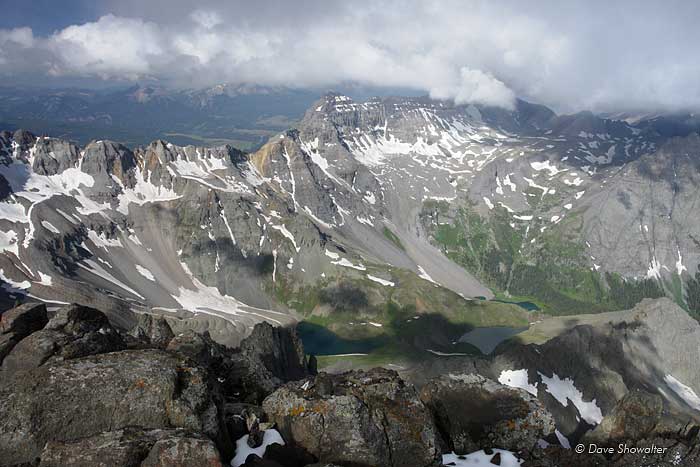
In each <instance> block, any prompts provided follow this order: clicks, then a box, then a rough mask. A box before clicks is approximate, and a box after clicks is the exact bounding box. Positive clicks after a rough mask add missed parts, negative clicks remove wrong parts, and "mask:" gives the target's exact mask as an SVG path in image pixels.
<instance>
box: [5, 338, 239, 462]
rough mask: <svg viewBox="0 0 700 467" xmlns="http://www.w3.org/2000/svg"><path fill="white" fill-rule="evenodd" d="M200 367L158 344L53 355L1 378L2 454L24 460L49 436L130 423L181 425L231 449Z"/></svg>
mask: <svg viewBox="0 0 700 467" xmlns="http://www.w3.org/2000/svg"><path fill="white" fill-rule="evenodd" d="M207 382H208V378H207V375H206V372H205V371H204V370H202V369H201V368H199V367H197V366H194V365H192V364H191V363H189V362H188V361H187V360H186V359H184V358H182V357H178V356H174V355H171V354H168V353H165V352H162V351H159V350H135V351H121V352H115V353H108V354H101V355H96V356H89V357H84V358H78V359H74V360H67V361H63V362H56V363H53V364H48V365H44V366H41V367H39V368H35V369H32V370H28V371H22V372H18V373H15V374H14V375H13V377H12V378H3V379H2V380H0V458H1V459H2V461H3V463H5V464H12V463H20V462H29V461H31V460H32V459H34V458H35V457H37V456H38V455H39V454H40V453H41V450H42V448H43V447H44V445H45V444H46V442H48V441H65V440H73V439H78V438H82V437H87V436H93V435H95V434H96V433H100V432H103V431H114V430H118V429H121V428H125V427H128V426H138V427H142V428H148V429H155V428H171V427H182V428H187V429H190V430H193V431H198V432H201V433H204V434H206V435H208V436H209V437H211V438H212V439H214V440H216V441H217V443H219V445H220V446H224V448H226V447H227V446H228V450H229V451H230V450H231V445H230V440H228V437H227V435H226V434H225V426H223V424H222V423H220V419H219V413H218V410H217V407H216V405H215V404H214V402H213V401H212V398H211V391H210V388H209V387H208V385H207Z"/></svg>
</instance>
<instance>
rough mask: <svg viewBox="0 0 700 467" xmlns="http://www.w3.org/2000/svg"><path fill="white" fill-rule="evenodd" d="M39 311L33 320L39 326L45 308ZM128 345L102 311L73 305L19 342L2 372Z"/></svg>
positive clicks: (108, 350)
mask: <svg viewBox="0 0 700 467" xmlns="http://www.w3.org/2000/svg"><path fill="white" fill-rule="evenodd" d="M41 306H43V305H41ZM44 312H45V311H44ZM36 313H37V314H38V315H39V316H37V319H36V320H34V321H33V322H34V323H36V325H37V326H39V324H40V323H41V322H43V320H42V316H41V311H38V312H36ZM124 348H125V344H124V340H123V339H122V337H121V336H120V335H119V333H118V332H117V331H116V330H115V329H114V328H113V327H112V325H111V324H110V322H109V320H108V319H107V317H106V316H105V315H104V314H103V313H102V312H100V311H98V310H96V309H94V308H90V307H84V306H81V305H69V306H66V307H63V308H61V309H60V310H59V311H58V312H56V314H55V315H54V317H53V318H51V320H49V322H48V323H46V326H44V327H43V329H40V330H39V331H37V332H34V333H32V334H30V335H28V336H27V337H25V338H24V339H22V340H21V341H20V342H19V343H17V345H15V346H14V348H13V349H12V350H11V351H10V352H9V354H8V355H7V356H6V357H5V359H4V360H3V362H2V367H1V368H0V373H2V374H4V375H7V374H9V373H13V372H16V371H19V370H30V369H32V368H37V367H39V366H41V365H43V364H45V363H46V362H47V361H49V360H52V361H61V360H69V359H73V358H78V357H83V356H86V355H95V354H99V353H105V352H112V351H117V350H122V349H124Z"/></svg>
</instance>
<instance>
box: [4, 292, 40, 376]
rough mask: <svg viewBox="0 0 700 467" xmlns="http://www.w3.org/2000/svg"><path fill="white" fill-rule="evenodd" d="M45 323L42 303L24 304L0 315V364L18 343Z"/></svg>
mask: <svg viewBox="0 0 700 467" xmlns="http://www.w3.org/2000/svg"><path fill="white" fill-rule="evenodd" d="M47 322H48V318H47V315H46V305H44V304H43V303H26V304H24V305H20V306H18V307H15V308H13V309H11V310H8V311H6V312H5V313H3V314H2V315H0V364H1V363H2V362H3V360H4V359H5V357H6V356H7V354H9V353H10V351H11V350H12V349H13V348H14V347H15V346H16V345H17V343H18V342H19V341H21V340H22V339H23V338H25V337H27V336H28V335H29V334H31V333H32V332H34V331H38V330H39V329H41V328H43V327H44V326H45V325H46V323H47Z"/></svg>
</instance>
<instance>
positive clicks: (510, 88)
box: [0, 0, 700, 111]
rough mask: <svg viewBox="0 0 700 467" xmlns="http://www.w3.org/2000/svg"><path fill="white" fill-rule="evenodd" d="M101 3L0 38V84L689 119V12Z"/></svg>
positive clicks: (692, 94) (692, 98) (622, 6)
mask: <svg viewBox="0 0 700 467" xmlns="http://www.w3.org/2000/svg"><path fill="white" fill-rule="evenodd" d="M106 1H107V2H108V3H107V6H108V7H109V10H108V11H111V12H113V13H114V14H108V15H105V16H102V17H100V18H99V19H97V20H96V21H94V22H89V23H85V24H76V25H73V26H69V27H67V28H65V29H62V30H59V31H57V32H56V33H54V34H51V35H49V36H47V37H35V36H34V35H33V34H32V32H31V30H30V29H28V28H20V29H12V30H0V60H4V62H5V65H4V66H3V70H0V73H4V74H5V75H8V74H11V73H15V72H30V73H32V74H33V75H35V76H36V75H40V74H45V75H46V74H49V73H50V74H53V75H60V76H80V77H99V78H119V79H127V80H136V79H140V78H143V77H149V78H155V79H159V80H162V81H165V82H168V83H170V84H172V85H175V86H181V87H196V86H205V85H211V84H217V83H221V82H252V83H257V84H263V85H265V84H271V85H277V84H282V85H290V86H296V87H304V86H325V87H332V86H333V85H334V84H338V83H341V82H348V81H356V82H359V83H363V84H369V85H379V86H391V87H408V88H413V89H417V90H422V91H425V92H428V93H430V94H431V95H432V96H434V97H440V98H445V99H454V100H455V101H456V102H459V103H462V102H478V103H482V104H492V105H499V106H503V107H506V108H509V107H510V106H512V103H513V99H514V97H515V96H518V97H523V98H526V99H531V100H534V101H537V102H541V103H544V104H547V105H551V106H554V107H555V108H556V109H558V110H564V111H571V110H580V109H583V108H592V109H593V110H632V109H655V110H666V109H674V108H683V107H685V108H688V107H694V108H700V81H698V80H697V76H698V74H699V72H700V54H698V53H697V45H696V44H697V43H698V42H700V28H697V27H696V25H695V21H694V19H693V18H697V14H698V13H700V5H696V4H694V2H687V3H683V4H677V5H676V7H675V8H666V7H664V6H663V5H660V4H646V3H642V4H639V3H638V2H632V1H629V0H620V1H618V2H603V1H601V2H597V1H591V2H586V3H585V4H579V5H571V4H568V3H566V4H562V3H560V2H550V1H547V0H542V1H540V2H539V3H536V4H534V5H533V4H531V3H528V4H525V3H523V2H519V1H511V0H501V1H475V2H472V3H469V4H468V5H467V4H465V3H464V2H462V1H457V0H442V1H435V2H431V1H418V0H415V1H410V0H409V1H403V2H399V1H393V0H384V1H372V2H370V1H367V2H364V3H363V2H352V4H350V2H348V3H347V4H346V3H342V4H341V3H337V2H323V1H316V0H307V1H305V2H303V3H300V4H298V5H295V6H294V7H290V5H289V4H288V2H283V1H281V0H268V1H260V2H255V3H247V2H242V3H241V2H232V3H230V4H229V3H221V2H215V1H210V0H202V1H200V2H198V3H199V6H198V7H197V9H193V8H192V6H191V2H186V1H180V0H168V1H167V2H165V1H164V0H163V1H158V0H154V1H150V2H142V1H137V0H120V1H118V2H117V1H114V2H110V0H106ZM623 20H624V21H623ZM651 20H653V21H651ZM8 65H9V66H8ZM8 70H10V71H8Z"/></svg>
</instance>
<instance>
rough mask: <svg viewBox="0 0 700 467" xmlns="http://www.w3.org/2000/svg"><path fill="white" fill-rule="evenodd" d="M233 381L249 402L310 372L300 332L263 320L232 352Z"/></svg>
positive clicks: (255, 400)
mask: <svg viewBox="0 0 700 467" xmlns="http://www.w3.org/2000/svg"><path fill="white" fill-rule="evenodd" d="M232 360H233V361H232V372H233V374H232V375H231V380H232V381H231V382H232V383H233V384H234V385H235V386H236V387H237V390H238V391H239V392H240V393H242V394H247V402H255V403H260V402H261V401H262V399H264V398H265V396H266V395H268V394H270V393H271V392H272V391H274V390H275V389H277V388H278V387H279V386H281V385H282V384H283V383H284V382H286V381H292V380H298V379H301V378H303V377H305V376H307V375H308V374H309V363H308V359H307V357H306V355H305V354H304V348H303V347H302V345H301V341H300V340H299V338H298V336H297V334H296V332H292V331H291V330H290V329H288V328H283V327H274V326H272V325H270V324H269V323H260V324H257V325H256V326H255V328H253V332H252V333H251V335H250V336H248V337H247V338H245V339H244V340H243V342H241V346H240V348H239V349H238V352H236V353H234V354H233V355H232Z"/></svg>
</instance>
